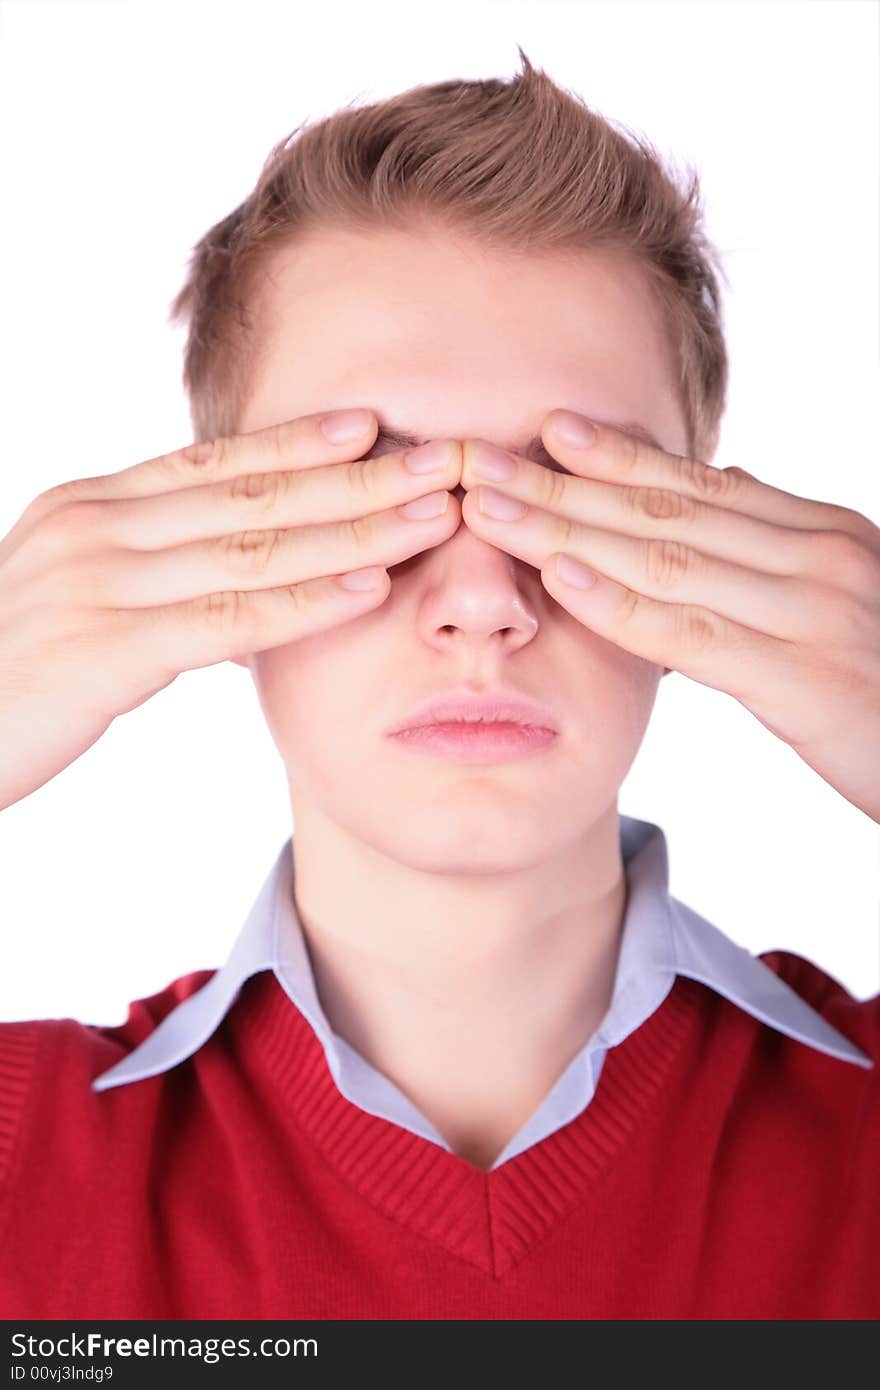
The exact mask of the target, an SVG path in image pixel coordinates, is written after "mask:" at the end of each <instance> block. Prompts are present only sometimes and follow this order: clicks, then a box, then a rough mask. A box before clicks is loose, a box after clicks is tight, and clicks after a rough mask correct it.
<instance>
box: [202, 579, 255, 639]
mask: <svg viewBox="0 0 880 1390" xmlns="http://www.w3.org/2000/svg"><path fill="white" fill-rule="evenodd" d="M243 598H244V595H243V594H241V593H239V591H238V590H237V589H220V590H217V591H216V592H214V593H211V594H203V595H202V596H201V597H200V598H199V599H197V600H196V603H195V609H196V614H197V617H198V618H199V620H200V621H202V620H203V621H205V622H207V623H208V625H209V626H210V627H212V628H215V629H219V630H220V631H221V632H226V631H228V630H229V629H230V628H234V627H235V626H236V625H237V623H238V620H239V617H240V616H241V612H242V600H243Z"/></svg>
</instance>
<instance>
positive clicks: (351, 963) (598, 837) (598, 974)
mask: <svg viewBox="0 0 880 1390" xmlns="http://www.w3.org/2000/svg"><path fill="white" fill-rule="evenodd" d="M293 811H294V822H295V835H294V842H295V843H294V857H295V899H296V908H297V913H298V915H299V918H300V921H301V923H302V927H303V932H304V935H305V938H306V943H307V946H308V950H309V956H310V959H311V964H312V969H313V972H314V976H315V984H316V987H317V991H318V996H319V998H320V1001H321V1006H322V1008H323V1009H324V1012H325V1014H326V1015H327V1018H328V1021H329V1023H330V1026H331V1027H332V1028H333V1031H334V1032H335V1033H337V1034H338V1035H339V1036H340V1037H342V1038H344V1039H345V1041H346V1042H347V1043H348V1044H349V1045H350V1046H351V1047H353V1048H355V1049H356V1050H357V1051H358V1052H359V1053H360V1054H361V1056H363V1057H364V1058H365V1059H366V1060H367V1061H368V1062H370V1063H371V1065H372V1066H374V1067H375V1068H376V1069H377V1070H378V1071H380V1072H382V1073H383V1074H384V1075H385V1076H386V1077H388V1078H389V1079H390V1080H391V1081H393V1082H394V1084H395V1085H396V1086H398V1087H399V1088H400V1090H401V1091H403V1092H404V1093H405V1094H406V1095H407V1096H408V1097H409V1098H410V1100H411V1101H412V1102H413V1104H414V1105H416V1106H417V1107H418V1109H419V1110H420V1111H421V1112H422V1114H423V1115H425V1117H426V1118H427V1119H428V1120H429V1121H430V1122H431V1124H432V1125H433V1126H434V1127H435V1129H437V1130H438V1131H439V1133H440V1134H442V1135H443V1137H444V1138H445V1139H446V1140H447V1142H448V1143H449V1145H450V1147H451V1148H452V1150H453V1152H455V1153H457V1154H459V1155H460V1156H462V1157H464V1158H467V1159H468V1160H469V1161H470V1162H472V1163H474V1164H475V1165H476V1166H478V1167H481V1168H489V1167H491V1165H492V1163H493V1161H494V1160H495V1158H497V1156H498V1154H500V1153H501V1151H502V1150H503V1149H504V1148H505V1146H506V1145H507V1143H508V1142H509V1141H510V1139H511V1138H512V1137H513V1135H514V1134H516V1132H517V1131H518V1130H519V1129H520V1128H521V1126H522V1125H523V1124H524V1123H525V1121H526V1120H527V1119H528V1118H529V1117H530V1115H532V1114H533V1113H534V1111H535V1110H536V1109H537V1107H538V1105H539V1104H540V1103H541V1101H542V1100H543V1099H544V1097H545V1096H546V1095H547V1093H548V1091H549V1090H550V1089H551V1087H552V1086H553V1085H554V1083H555V1082H556V1081H557V1080H558V1078H559V1076H560V1075H561V1074H562V1072H563V1071H564V1070H565V1068H566V1066H567V1065H568V1064H569V1062H570V1061H571V1060H572V1058H573V1057H574V1056H575V1055H576V1053H577V1052H579V1051H580V1049H581V1048H582V1047H583V1046H584V1044H585V1043H586V1042H587V1041H588V1039H589V1038H590V1036H591V1035H592V1034H593V1033H594V1032H595V1030H596V1028H597V1027H598V1025H599V1023H600V1022H601V1020H602V1018H603V1017H604V1015H605V1013H606V1011H607V1009H608V1006H609V1004H610V1002H611V995H612V989H613V983H614V973H615V970H616V967H617V959H618V954H619V947H620V932H621V926H622V922H623V916H624V911H625V907H626V880H625V877H624V873H623V865H622V861H621V858H620V845H619V829H618V813H617V806H616V804H613V805H612V806H610V807H609V808H608V809H607V811H606V812H605V813H604V814H603V815H602V816H601V817H600V819H599V820H598V821H597V822H595V823H594V824H593V825H592V826H590V827H589V829H588V830H586V831H585V832H584V833H583V834H581V835H580V836H579V837H578V838H577V839H575V840H572V841H571V842H568V843H566V844H565V845H564V846H563V847H562V848H561V849H558V850H557V851H556V852H555V853H554V854H553V855H552V856H551V857H549V858H547V859H545V860H543V861H542V862H540V863H539V864H537V865H530V866H529V867H528V868H527V869H518V870H516V871H511V872H503V873H499V872H493V873H492V874H460V873H456V874H440V873H433V872H424V871H422V870H420V869H414V868H412V866H411V865H408V864H404V863H401V862H399V861H397V860H393V859H390V858H389V857H388V856H387V855H385V854H383V853H382V852H380V851H378V850H377V849H376V848H375V847H374V846H372V845H369V844H366V843H365V842H364V841H363V840H359V839H356V838H354V837H353V836H351V835H350V834H349V833H348V832H347V831H346V830H345V828H344V827H341V826H340V825H338V824H336V823H335V822H332V821H330V820H328V819H327V818H326V817H325V816H324V815H323V814H322V813H321V811H320V810H319V809H317V808H316V807H315V806H314V805H313V804H311V803H308V802H294V803H293Z"/></svg>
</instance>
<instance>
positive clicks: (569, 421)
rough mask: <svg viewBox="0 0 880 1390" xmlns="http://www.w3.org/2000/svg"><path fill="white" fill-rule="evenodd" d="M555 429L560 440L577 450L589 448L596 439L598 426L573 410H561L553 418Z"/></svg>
mask: <svg viewBox="0 0 880 1390" xmlns="http://www.w3.org/2000/svg"><path fill="white" fill-rule="evenodd" d="M553 428H554V429H555V431H556V433H557V434H558V435H559V438H560V439H564V440H565V442H566V444H571V445H572V447H573V448H575V449H587V448H589V446H590V445H591V444H592V442H593V440H594V439H595V438H596V426H595V425H593V424H591V423H590V421H589V420H587V419H586V418H585V416H583V415H578V414H576V413H575V411H573V410H560V411H559V412H558V413H557V414H556V415H555V416H554V417H553Z"/></svg>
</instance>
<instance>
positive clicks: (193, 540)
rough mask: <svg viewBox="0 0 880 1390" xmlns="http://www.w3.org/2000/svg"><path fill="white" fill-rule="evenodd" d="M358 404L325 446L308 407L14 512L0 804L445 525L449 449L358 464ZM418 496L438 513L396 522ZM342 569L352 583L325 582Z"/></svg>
mask: <svg viewBox="0 0 880 1390" xmlns="http://www.w3.org/2000/svg"><path fill="white" fill-rule="evenodd" d="M341 413H342V412H334V413H333V415H331V416H329V417H325V418H328V419H330V420H333V419H334V418H335V417H336V416H338V415H339V414H341ZM358 413H360V414H362V415H363V420H362V422H361V427H360V432H359V433H356V434H354V435H351V436H349V437H346V438H345V439H343V440H340V442H338V443H334V442H333V441H332V439H330V438H328V437H327V436H326V435H325V434H324V433H323V431H322V429H321V426H320V421H321V417H320V416H319V415H306V416H302V417H299V418H298V419H295V420H290V421H287V422H285V423H283V424H279V425H271V426H268V427H267V428H266V429H262V430H255V431H253V432H252V433H250V434H242V435H236V436H233V437H231V438H228V439H217V440H214V441H211V442H207V443H199V444H190V445H189V446H188V447H186V448H183V449H179V450H177V451H175V452H174V453H170V454H163V455H161V456H160V457H158V458H153V459H148V460H147V461H146V462H145V463H137V464H134V465H133V466H132V467H131V468H125V469H123V470H122V471H121V472H119V473H110V474H107V475H106V476H103V477H95V478H80V479H77V480H75V481H73V482H69V483H62V484H60V485H59V486H58V487H54V488H51V489H50V490H49V491H48V492H45V493H43V494H42V495H41V496H39V497H37V498H36V500H35V501H33V502H32V503H31V504H30V506H29V507H27V509H26V510H25V511H24V512H23V514H22V515H21V517H20V518H19V520H18V521H17V522H16V524H15V525H14V526H13V528H12V530H11V531H10V532H9V533H8V535H6V536H5V537H4V538H3V540H2V541H0V810H2V809H3V808H4V807H6V806H10V805H12V803H13V802H15V801H18V800H20V799H21V798H22V797H24V796H27V795H28V794H29V793H30V792H32V791H34V790H35V789H36V788H37V787H41V786H42V785H43V784H44V783H45V782H47V781H48V780H49V779H50V778H51V777H54V776H55V775H56V773H58V772H60V771H61V770H62V769H63V768H65V767H67V766H68V764H69V763H71V762H73V760H74V759H75V758H77V757H79V755H80V754H81V753H83V752H85V750H86V749H87V748H89V747H91V745H92V744H93V743H95V742H96V740H97V739H98V738H99V737H100V736H101V734H103V733H104V731H105V730H106V729H107V727H108V726H109V725H110V723H112V721H113V719H114V718H115V717H116V716H117V715H118V714H122V713H124V712H126V711H128V710H131V709H134V708H135V707H136V706H137V705H140V704H142V703H143V702H144V701H145V700H147V699H148V698H149V697H150V696H151V695H155V694H156V692H157V691H159V690H162V689H163V688H164V687H165V686H166V685H169V684H170V683H171V681H173V680H174V679H175V677H176V676H177V675H179V674H180V672H181V671H184V670H188V669H192V668H197V667H200V666H210V665H212V664H214V663H215V662H218V661H224V660H227V659H230V658H231V659H233V660H235V659H238V660H240V659H241V654H243V653H250V652H253V651H261V650H264V649H266V648H269V647H277V646H279V645H281V644H282V643H286V642H295V641H297V640H298V639H299V638H301V637H308V636H311V634H313V633H316V632H321V631H323V630H324V629H326V628H331V627H334V626H335V625H336V624H337V623H343V622H346V621H348V620H349V619H351V618H354V617H357V616H359V615H361V614H363V613H365V612H367V611H369V610H370V609H373V608H377V607H378V606H379V605H380V604H381V603H382V602H383V601H384V599H385V598H386V597H387V595H388V592H389V589H390V578H389V576H388V573H387V570H386V569H385V568H384V567H385V566H388V565H395V564H398V563H400V561H402V560H405V559H408V558H409V557H410V556H412V555H414V554H416V553H417V552H419V551H422V550H425V549H429V548H430V547H432V546H434V545H439V544H440V543H441V542H442V541H444V540H447V539H448V538H449V536H451V535H452V534H453V533H454V531H455V530H456V529H457V527H458V524H459V520H460V513H459V509H458V503H457V500H456V499H455V498H454V497H451V495H450V492H449V491H448V490H447V489H451V488H454V487H456V486H457V484H458V481H459V478H460V475H461V449H460V447H459V446H458V444H457V443H456V442H454V441H447V442H446V443H445V444H444V443H443V442H435V443H434V444H433V445H430V446H427V445H426V446H423V449H422V450H410V451H409V456H410V457H411V458H412V457H413V456H415V457H416V459H417V460H421V461H422V462H423V463H424V462H425V461H427V462H429V463H431V462H432V456H431V454H430V453H429V449H431V448H433V450H434V454H433V468H432V471H430V472H415V473H414V472H410V471H409V470H408V469H407V467H405V466H404V452H403V450H397V451H396V452H394V453H390V454H385V455H383V456H381V457H378V458H373V459H358V460H356V455H358V454H361V453H364V452H366V451H367V449H368V448H370V447H371V445H372V443H373V441H374V440H375V438H376V432H377V421H376V417H375V414H374V413H373V411H371V410H365V411H363V412H358ZM438 454H439V466H438ZM430 497H434V498H435V499H437V498H439V499H440V501H441V502H443V505H444V506H445V511H444V512H442V513H441V512H439V511H438V510H437V509H436V508H435V510H434V513H432V514H427V513H425V512H423V513H422V516H421V518H412V519H411V518H409V517H408V516H406V515H401V514H400V511H399V509H398V507H399V504H400V505H408V504H410V503H412V502H414V501H418V502H419V503H424V502H426V501H428V499H429V498H430ZM377 566H378V569H376V568H375V567H377ZM364 567H369V568H364ZM351 571H354V575H353V579H354V586H353V590H351V591H349V590H348V589H346V588H343V587H341V586H340V584H339V583H338V582H337V577H338V576H343V575H349V574H350V572H351ZM364 581H368V582H371V583H372V587H367V584H365V582H364Z"/></svg>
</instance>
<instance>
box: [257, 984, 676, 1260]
mask: <svg viewBox="0 0 880 1390" xmlns="http://www.w3.org/2000/svg"><path fill="white" fill-rule="evenodd" d="M701 992H702V989H701V986H700V985H699V984H697V983H695V982H694V981H693V980H689V979H687V978H685V977H682V976H678V977H677V978H676V980H675V982H674V983H673V986H672V988H671V990H670V992H669V994H668V995H667V997H666V999H665V1000H664V1001H663V1003H662V1004H661V1005H660V1007H659V1008H658V1009H657V1010H656V1011H655V1012H654V1013H653V1014H652V1015H651V1017H650V1018H649V1019H648V1020H647V1021H646V1022H645V1023H643V1024H642V1026H641V1027H640V1028H637V1029H636V1030H635V1031H634V1032H633V1033H631V1034H630V1035H629V1037H627V1038H625V1039H624V1040H623V1042H621V1043H619V1044H618V1045H617V1046H616V1047H612V1048H610V1049H609V1051H608V1054H607V1056H606V1058H605V1062H604V1065H603V1068H602V1072H601V1075H600V1077H599V1085H598V1087H597V1090H596V1093H595V1095H594V1096H593V1099H592V1101H591V1102H590V1104H589V1105H588V1106H587V1107H586V1108H585V1109H584V1110H582V1111H581V1112H580V1114H579V1115H577V1116H576V1117H575V1118H574V1119H573V1120H571V1121H570V1122H569V1123H568V1124H566V1125H564V1126H563V1127H562V1128H561V1129H558V1130H556V1131H555V1132H554V1133H553V1134H551V1135H549V1136H548V1137H547V1138H546V1139H542V1140H540V1141H539V1142H538V1143H537V1144H533V1145H532V1146H531V1147H530V1148H528V1149H526V1150H525V1151H524V1152H522V1153H520V1154H517V1156H516V1157H515V1158H512V1159H509V1160H508V1161H507V1162H506V1163H503V1164H502V1165H501V1166H500V1167H499V1168H495V1169H492V1170H491V1171H489V1172H484V1171H483V1170H482V1169H480V1168H477V1167H475V1166H474V1164H472V1163H470V1162H469V1161H468V1160H467V1159H464V1158H460V1157H459V1156H458V1155H457V1154H452V1153H449V1152H448V1151H447V1150H445V1149H441V1148H440V1147H439V1145H437V1144H434V1143H432V1142H431V1141H430V1140H429V1139H423V1138H422V1137H421V1136H420V1135H417V1134H413V1133H411V1132H410V1131H409V1130H407V1129H404V1128H403V1127H402V1126H400V1125H397V1124H394V1123H393V1122H392V1121H389V1120H385V1119H382V1118H380V1117H378V1116H375V1115H370V1114H368V1113H367V1112H366V1111H365V1110H362V1109H361V1108H360V1106H357V1105H354V1104H352V1102H351V1101H349V1100H347V1099H346V1097H345V1096H343V1094H342V1093H341V1091H340V1090H339V1089H338V1087H337V1085H336V1083H335V1081H334V1080H333V1076H332V1074H331V1072H330V1069H329V1067H328V1065H327V1059H326V1056H325V1054H324V1050H323V1048H322V1046H321V1044H320V1042H319V1040H318V1038H317V1037H316V1036H315V1033H314V1031H313V1030H312V1028H311V1026H310V1024H309V1023H308V1022H307V1020H306V1019H305V1018H304V1017H303V1016H302V1014H301V1013H299V1011H298V1010H297V1009H296V1007H295V1005H294V1004H293V1003H292V1001H291V1000H290V998H289V997H288V995H287V994H286V993H285V991H284V990H283V989H282V987H281V985H280V984H279V983H278V981H277V979H276V977H275V975H274V973H273V972H272V971H264V972H262V973H261V974H259V975H256V976H253V977H252V978H251V979H250V980H249V981H247V982H246V984H245V985H244V987H243V990H242V995H241V998H240V1000H239V1002H238V1005H237V1008H236V1010H234V1011H233V1014H232V1015H231V1016H230V1018H231V1019H232V1020H234V1027H235V1029H236V1031H238V1030H240V1039H241V1042H240V1045H241V1046H242V1048H243V1049H244V1052H245V1055H246V1053H247V1050H248V1049H249V1048H253V1049H254V1052H255V1055H256V1056H257V1057H258V1058H259V1059H261V1060H262V1062H263V1063H264V1065H265V1067H266V1070H267V1073H268V1074H269V1076H270V1077H271V1078H272V1080H273V1081H274V1083H275V1085H276V1086H277V1088H278V1095H279V1102H280V1104H281V1105H282V1106H284V1107H286V1108H287V1111H288V1113H289V1114H290V1116H291V1117H292V1119H293V1120H294V1121H295V1122H296V1124H297V1125H298V1126H299V1128H300V1129H301V1130H303V1131H304V1132H305V1133H306V1134H307V1135H308V1136H309V1138H310V1140H312V1141H313V1142H314V1143H315V1144H316V1145H317V1146H318V1147H319V1148H320V1150H321V1152H322V1154H323V1155H324V1156H325V1158H326V1159H327V1160H328V1161H329V1162H330V1163H331V1164H332V1166H333V1168H334V1170H335V1171H336V1173H338V1174H339V1176H340V1177H341V1178H342V1179H344V1181H345V1182H347V1183H348V1184H349V1185H350V1186H351V1187H352V1188H353V1189H354V1190H355V1191H356V1192H358V1193H359V1194H360V1195H361V1196H362V1197H363V1198H364V1199H365V1200H366V1201H368V1202H370V1203H371V1204H372V1205H373V1206H374V1207H375V1208H377V1209H378V1210H379V1211H381V1212H382V1213H383V1214H384V1215H385V1216H386V1217H388V1218H389V1219H390V1220H392V1221H396V1222H398V1223H399V1224H400V1225H403V1226H406V1227H408V1228H409V1229H410V1230H412V1231H414V1232H416V1233H418V1234H419V1235H421V1236H423V1237H424V1238H425V1239H428V1240H432V1241H435V1242H436V1243H438V1244H440V1245H442V1246H443V1247H444V1248H445V1249H446V1250H448V1251H450V1252H451V1253H452V1254H454V1255H457V1256H459V1257H460V1258H461V1259H464V1260H467V1261H469V1262H470V1263H472V1264H474V1265H476V1266H478V1267H479V1268H480V1269H482V1270H484V1271H485V1272H486V1273H487V1274H490V1275H492V1276H494V1277H495V1278H501V1277H503V1276H504V1275H505V1274H507V1273H508V1272H509V1271H510V1270H511V1269H512V1268H513V1266H514V1265H516V1264H517V1263H518V1262H519V1261H520V1260H521V1259H522V1258H523V1256H524V1255H525V1254H526V1253H527V1252H528V1251H529V1250H530V1249H532V1248H533V1247H534V1246H535V1245H536V1244H537V1242H538V1241H539V1240H541V1239H542V1238H543V1237H544V1236H545V1235H546V1234H547V1233H548V1232H549V1231H550V1229H551V1228H552V1227H553V1226H554V1225H555V1224H556V1223H557V1222H558V1221H560V1220H561V1218H562V1217H563V1216H565V1214H566V1212H568V1211H569V1210H571V1208H572V1207H573V1206H574V1205H575V1204H576V1203H578V1202H579V1201H582V1200H584V1199H585V1198H586V1197H588V1196H590V1195H595V1190H596V1186H597V1184H598V1183H599V1182H600V1180H601V1178H602V1176H603V1174H604V1172H605V1171H606V1170H607V1168H608V1166H609V1164H610V1163H611V1161H612V1160H613V1159H614V1157H615V1155H616V1154H617V1153H618V1152H619V1150H620V1149H621V1148H622V1146H623V1144H624V1143H625V1141H626V1139H627V1137H628V1136H629V1135H630V1134H631V1133H632V1131H633V1129H634V1128H635V1126H636V1124H637V1123H638V1122H639V1120H640V1119H641V1118H642V1117H643V1115H644V1113H645V1111H646V1110H647V1108H648V1106H649V1105H650V1104H651V1102H652V1100H653V1099H654V1097H655V1096H656V1095H657V1093H658V1091H659V1090H660V1087H661V1086H662V1084H663V1081H664V1079H665V1078H666V1077H667V1075H668V1073H669V1072H670V1070H671V1067H672V1064H673V1061H674V1059H675V1057H676V1054H677V1053H678V1051H679V1049H680V1047H681V1044H682V1042H683V1040H684V1038H685V1037H686V1035H687V1033H688V1030H689V1028H690V1027H692V1026H695V1025H696V1022H697V1019H698V1016H699V1010H698V1001H699V998H700V995H701Z"/></svg>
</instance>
